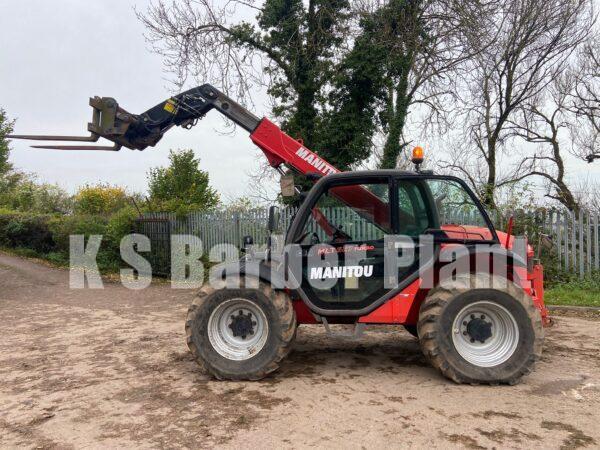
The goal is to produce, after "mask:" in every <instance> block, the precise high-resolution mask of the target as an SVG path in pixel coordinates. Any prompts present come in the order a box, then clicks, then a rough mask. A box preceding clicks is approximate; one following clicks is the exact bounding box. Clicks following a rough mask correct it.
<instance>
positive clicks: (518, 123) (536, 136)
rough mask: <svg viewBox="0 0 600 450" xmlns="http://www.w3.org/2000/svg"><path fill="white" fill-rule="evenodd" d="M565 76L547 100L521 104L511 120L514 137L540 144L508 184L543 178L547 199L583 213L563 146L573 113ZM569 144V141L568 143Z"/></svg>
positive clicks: (557, 81) (554, 87)
mask: <svg viewBox="0 0 600 450" xmlns="http://www.w3.org/2000/svg"><path fill="white" fill-rule="evenodd" d="M563 78H564V77H562V78H560V77H559V78H557V79H556V80H555V81H554V82H553V83H552V85H550V86H549V87H548V89H547V92H546V94H547V95H546V96H544V97H543V98H545V100H544V101H536V99H535V98H534V99H532V100H531V101H530V102H527V103H525V104H523V105H521V106H520V107H519V109H518V111H517V112H516V113H515V114H513V117H511V118H510V119H509V120H508V126H507V129H508V130H509V131H510V132H512V134H514V136H517V137H520V138H522V139H524V140H525V141H526V142H528V143H532V144H536V146H535V150H534V153H533V155H527V156H522V159H521V161H520V162H519V163H518V165H517V167H516V169H515V170H514V175H513V176H511V177H509V180H508V181H505V182H501V183H498V184H497V187H503V186H504V185H506V184H509V183H514V182H517V181H521V180H524V179H526V178H529V177H534V176H535V177H541V178H542V179H543V180H544V181H545V184H546V185H547V193H546V197H548V198H551V199H553V200H557V201H558V202H560V203H562V204H563V205H564V206H565V207H566V208H567V209H569V210H571V211H579V203H578V201H577V199H576V196H575V195H574V194H573V192H572V191H571V189H570V188H569V185H568V183H567V169H566V162H565V156H566V155H565V153H566V152H565V151H563V143H564V142H565V140H567V139H568V138H569V137H570V133H569V130H570V120H571V114H570V112H569V110H568V108H567V97H568V94H566V93H565V92H564V91H563V90H562V89H561V88H562V86H563V85H564V80H563ZM567 142H568V140H567Z"/></svg>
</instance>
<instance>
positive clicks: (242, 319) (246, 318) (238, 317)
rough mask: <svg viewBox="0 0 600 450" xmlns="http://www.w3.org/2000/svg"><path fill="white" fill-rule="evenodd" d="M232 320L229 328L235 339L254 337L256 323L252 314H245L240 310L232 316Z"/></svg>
mask: <svg viewBox="0 0 600 450" xmlns="http://www.w3.org/2000/svg"><path fill="white" fill-rule="evenodd" d="M230 319H231V322H230V323H229V325H228V327H229V328H230V329H231V331H232V332H233V336H234V337H241V338H242V339H246V337H247V336H249V335H250V336H253V335H254V327H255V326H256V321H255V320H254V319H253V317H252V313H251V312H248V313H247V314H245V313H244V311H243V310H241V309H240V310H239V311H238V312H237V314H232V315H231V316H230Z"/></svg>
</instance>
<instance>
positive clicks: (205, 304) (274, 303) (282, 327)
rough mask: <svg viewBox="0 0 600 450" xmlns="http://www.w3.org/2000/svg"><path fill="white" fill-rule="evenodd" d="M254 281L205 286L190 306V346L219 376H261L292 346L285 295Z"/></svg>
mask: <svg viewBox="0 0 600 450" xmlns="http://www.w3.org/2000/svg"><path fill="white" fill-rule="evenodd" d="M253 281H254V286H255V288H250V287H248V288H247V287H244V288H240V289H214V288H212V287H208V286H207V287H204V288H202V290H201V291H200V293H199V294H198V296H197V297H196V299H195V300H194V302H193V303H192V305H191V306H190V308H189V310H188V316H187V320H186V325H185V329H186V334H187V343H188V347H189V349H190V351H191V352H192V354H193V355H194V357H195V359H196V361H197V362H198V363H199V364H200V365H201V366H202V367H204V368H205V369H206V370H207V371H208V372H209V373H211V374H212V375H213V376H215V377H216V378H218V379H228V380H259V379H261V378H263V377H265V376H267V375H268V374H269V373H271V372H273V371H275V370H277V368H278V367H279V363H280V361H281V360H282V359H283V358H284V357H285V356H286V355H287V354H288V353H289V351H290V350H291V346H292V343H293V340H294V336H295V332H296V316H295V313H294V309H293V307H292V304H291V301H290V299H289V297H288V296H287V295H286V294H285V293H283V292H280V291H274V290H273V289H272V288H271V287H270V286H269V285H268V284H266V283H263V282H262V281H261V282H257V280H253ZM246 286H249V284H246Z"/></svg>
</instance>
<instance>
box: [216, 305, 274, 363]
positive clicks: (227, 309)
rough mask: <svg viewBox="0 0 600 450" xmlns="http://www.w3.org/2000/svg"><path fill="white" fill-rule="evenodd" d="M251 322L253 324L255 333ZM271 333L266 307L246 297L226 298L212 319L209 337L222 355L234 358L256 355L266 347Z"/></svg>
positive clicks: (241, 359) (239, 359)
mask: <svg viewBox="0 0 600 450" xmlns="http://www.w3.org/2000/svg"><path fill="white" fill-rule="evenodd" d="M240 321H242V325H243V326H241V327H240ZM248 321H250V323H252V325H251V328H252V330H251V332H250V331H248V327H249V326H250V325H249V322H248ZM240 330H242V331H243V332H245V334H242V332H241V331H240ZM268 335H269V324H268V323H267V318H266V316H265V314H264V313H263V311H262V309H260V307H259V306H258V305H257V304H255V303H254V302H252V301H250V300H247V299H244V298H232V299H230V300H226V301H224V302H223V303H221V304H220V305H219V306H217V307H216V308H215V310H214V311H213V312H212V314H211V315H210V317H209V319H208V339H209V341H210V343H211V345H212V347H213V348H214V349H215V350H216V352H217V353H219V355H221V356H223V357H224V358H227V359H230V360H233V361H243V360H246V359H250V358H252V357H253V356H255V355H256V354H257V353H258V352H260V351H261V350H262V348H263V347H264V346H265V343H266V342H267V337H268Z"/></svg>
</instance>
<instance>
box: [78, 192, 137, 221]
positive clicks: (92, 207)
mask: <svg viewBox="0 0 600 450" xmlns="http://www.w3.org/2000/svg"><path fill="white" fill-rule="evenodd" d="M74 203H75V212H76V213H77V214H83V215H95V214H104V215H106V214H113V213H115V212H117V211H119V210H120V209H122V208H124V207H125V206H127V203H128V195H127V193H126V192H125V190H124V189H123V188H120V187H117V186H108V185H96V186H85V187H83V188H81V189H80V190H79V191H78V192H77V194H75V197H74Z"/></svg>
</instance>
